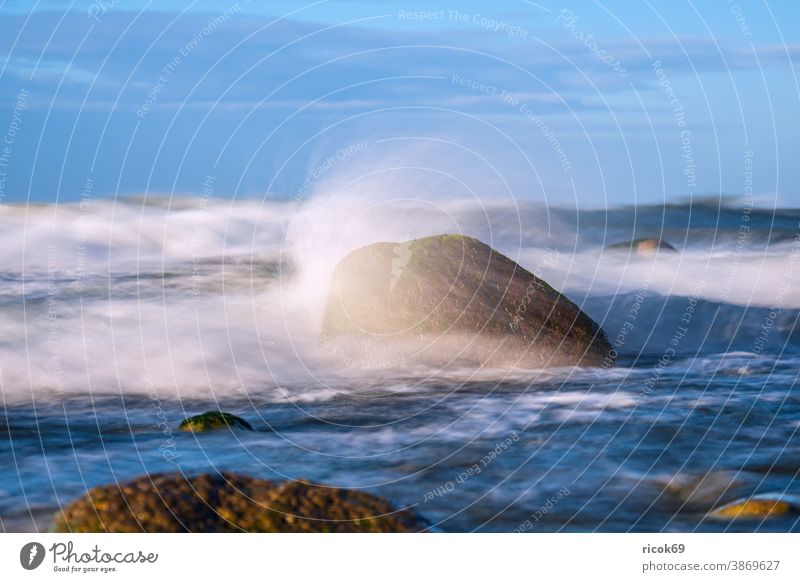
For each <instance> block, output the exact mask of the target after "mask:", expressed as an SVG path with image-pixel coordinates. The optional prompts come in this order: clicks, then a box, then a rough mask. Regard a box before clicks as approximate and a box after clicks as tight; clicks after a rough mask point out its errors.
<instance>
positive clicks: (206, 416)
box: [178, 410, 253, 432]
mask: <svg viewBox="0 0 800 582" xmlns="http://www.w3.org/2000/svg"><path fill="white" fill-rule="evenodd" d="M227 427H230V428H243V429H245V430H253V427H252V426H251V425H250V423H249V422H247V421H246V420H244V419H243V418H239V417H238V416H236V415H235V414H230V413H228V412H220V411H218V410H210V411H208V412H204V413H203V414H198V415H197V416H191V417H189V418H187V419H186V420H184V421H183V422H182V423H180V425H178V430H182V431H184V432H205V431H207V430H215V429H218V428H227Z"/></svg>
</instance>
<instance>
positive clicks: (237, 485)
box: [53, 473, 425, 533]
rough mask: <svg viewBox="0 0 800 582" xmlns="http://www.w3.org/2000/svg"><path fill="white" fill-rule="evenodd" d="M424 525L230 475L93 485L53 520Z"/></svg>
mask: <svg viewBox="0 0 800 582" xmlns="http://www.w3.org/2000/svg"><path fill="white" fill-rule="evenodd" d="M424 527H425V524H424V522H422V521H421V520H419V519H418V518H417V517H416V516H415V515H414V513H412V512H411V511H409V510H402V511H394V510H393V509H392V508H391V506H390V505H389V503H388V502H386V501H385V500H383V499H381V498H380V497H375V496H374V495H369V494H367V493H362V492H360V491H349V490H347V489H336V488H332V487H322V486H318V485H306V484H303V483H298V482H285V483H273V482H270V481H263V480H261V479H253V478H251V477H245V476H242V475H236V474H232V473H217V474H204V475H199V476H196V477H186V476H184V475H182V474H180V473H168V474H156V475H145V476H143V477H139V478H138V479H135V480H133V481H131V482H129V483H125V484H122V485H108V486H105V487H97V488H95V489H92V490H91V491H89V492H88V493H87V494H86V496H85V497H83V498H82V499H79V500H78V501H75V502H74V503H72V504H71V505H69V506H68V507H66V508H64V509H63V510H62V511H61V512H59V513H57V514H56V518H55V523H54V525H53V531H55V532H111V533H115V532H127V533H135V532H149V533H153V532H159V533H161V532H166V533H176V532H236V531H245V532H262V533H270V532H372V533H375V532H406V531H420V530H422V529H424Z"/></svg>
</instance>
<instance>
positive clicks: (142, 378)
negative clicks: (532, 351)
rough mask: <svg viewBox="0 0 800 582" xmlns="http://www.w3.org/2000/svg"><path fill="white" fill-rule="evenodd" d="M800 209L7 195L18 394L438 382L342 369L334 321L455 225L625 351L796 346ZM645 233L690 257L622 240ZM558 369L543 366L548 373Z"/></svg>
mask: <svg viewBox="0 0 800 582" xmlns="http://www.w3.org/2000/svg"><path fill="white" fill-rule="evenodd" d="M745 215H747V216H749V218H748V220H747V224H748V231H747V232H748V234H747V236H742V235H741V231H740V227H741V225H742V223H743V222H742V217H743V216H745ZM799 220H800V211H798V210H795V209H770V210H766V209H760V210H757V209H753V210H748V211H747V212H746V213H745V212H744V211H743V207H742V206H737V205H736V204H733V203H731V204H729V205H725V204H721V203H719V202H718V201H717V203H716V204H712V203H710V202H708V201H702V202H701V203H695V204H688V203H687V204H684V205H672V206H639V207H620V208H609V209H604V210H575V209H568V208H550V207H543V206H541V205H536V204H534V203H531V202H526V203H521V202H518V201H513V200H502V199H489V200H472V199H470V200H465V199H455V198H442V199H438V200H436V202H435V204H434V203H433V202H431V199H426V200H421V199H418V198H410V197H406V198H403V197H399V196H388V195H383V196H381V195H376V196H372V197H369V196H367V195H365V194H364V193H363V192H357V193H352V192H351V193H347V192H345V193H342V194H337V195H327V196H313V197H312V198H310V199H309V200H306V201H303V202H299V201H283V202H281V201H269V202H262V201H257V200H217V199H208V198H173V199H163V198H153V197H142V198H128V199H118V200H105V199H101V200H91V201H84V202H82V203H75V204H58V205H29V206H21V205H19V206H15V205H8V204H6V205H2V206H0V260H2V264H3V265H4V267H3V270H2V272H0V329H2V330H3V332H4V333H3V334H2V336H0V337H2V338H3V339H2V340H0V341H1V343H2V345H1V346H0V347H2V352H0V353H2V356H1V357H0V382H1V383H2V394H3V398H4V399H5V400H6V401H9V402H10V401H13V400H16V399H29V398H32V397H37V395H38V396H41V397H46V398H52V397H58V396H69V395H100V394H109V393H121V394H141V395H150V396H151V397H154V398H173V397H180V398H190V397H203V398H212V399H213V398H217V397H228V396H233V395H239V396H244V397H247V395H248V394H256V393H258V394H268V395H270V396H269V397H270V398H276V399H281V398H282V399H289V400H293V401H294V400H302V399H314V398H327V397H332V396H335V395H337V394H341V393H349V392H352V391H353V390H359V389H363V390H371V389H376V388H379V387H381V386H383V387H384V388H387V387H388V388H391V387H392V386H397V385H400V384H404V385H409V384H415V383H419V382H421V381H423V380H425V379H427V378H429V377H431V375H433V376H437V371H431V370H422V371H413V370H410V369H405V370H402V371H394V372H392V371H384V372H385V373H382V374H381V375H376V374H374V371H361V370H339V369H337V367H336V365H335V361H334V360H333V359H332V354H329V353H326V349H325V348H324V346H320V344H319V342H318V334H319V325H320V320H321V315H322V310H323V307H324V303H325V298H326V296H327V285H328V280H329V277H330V273H331V271H332V269H333V267H334V265H335V264H336V262H337V261H338V260H339V259H340V258H341V257H342V256H344V255H345V254H347V253H348V252H350V251H351V250H354V249H355V248H358V247H360V246H363V245H365V244H369V243H371V242H377V241H402V240H407V239H409V238H415V237H419V236H424V235H430V234H437V233H442V232H460V233H462V234H467V235H470V236H475V237H477V238H479V239H481V240H483V241H485V242H487V243H488V244H490V245H492V246H493V247H495V248H497V249H498V250H500V251H501V252H503V253H504V254H506V255H508V256H509V257H511V258H513V259H515V260H517V261H518V262H519V263H520V264H521V265H522V266H524V267H526V268H527V269H529V270H531V271H532V272H534V273H535V274H537V275H539V276H541V277H542V278H544V279H545V280H546V281H547V282H548V283H550V284H551V285H553V286H554V287H556V288H557V289H559V290H561V291H562V292H564V293H565V294H567V295H568V296H569V297H570V298H572V299H573V300H575V301H576V302H578V303H579V304H581V305H582V306H583V308H584V309H585V310H586V311H587V312H588V313H589V314H590V315H591V316H592V317H593V318H594V319H595V320H596V321H598V322H600V323H601V324H602V326H603V327H604V329H605V330H606V331H607V333H608V335H609V336H610V337H611V339H612V340H614V339H615V338H618V337H619V335H620V333H621V330H623V329H625V330H627V332H626V333H625V339H624V342H623V345H620V346H619V352H620V353H621V354H623V355H625V354H629V355H636V354H656V355H658V354H663V353H664V352H665V351H666V350H669V349H670V348H671V347H675V348H676V350H675V352H676V354H678V353H680V354H683V355H686V354H706V355H708V354H713V353H718V352H728V351H732V350H740V351H744V352H747V353H752V354H756V355H759V354H761V353H763V354H772V355H780V354H781V353H783V352H786V351H789V352H796V351H797V349H798V346H799V345H800V332H799V331H798V329H799V328H798V325H797V321H798V310H800V294H798V293H796V291H793V290H796V289H797V288H798V287H799V286H800V238H798V235H797V233H798V221H799ZM642 236H657V237H660V238H664V239H666V240H668V241H669V242H670V243H672V244H673V246H675V247H677V248H678V250H679V251H680V252H678V253H672V254H666V253H660V254H657V255H655V254H654V255H635V254H631V253H628V252H624V251H623V252H621V251H609V250H607V249H605V246H606V245H608V244H609V243H615V242H620V241H624V240H630V239H632V238H635V237H642ZM689 307H691V317H690V318H689V319H690V320H691V324H690V325H685V324H683V323H684V322H683V320H684V319H686V316H687V311H688V309H689ZM634 310H635V315H636V317H635V320H631V313H632V312H633V311H634ZM631 322H633V323H634V324H635V325H633V327H632V329H628V328H629V327H630V325H629V324H630V323H631ZM765 326H768V328H769V329H768V333H766V336H765V337H762V335H764V334H763V332H764V327H765ZM680 328H686V331H685V332H684V333H682V334H681V336H680V338H679V342H678V343H679V346H672V345H671V342H672V341H673V340H674V338H675V336H676V333H677V330H679V329H680ZM395 372H396V373H395ZM401 372H402V373H401ZM549 373H550V372H544V371H538V372H536V373H535V374H534V373H529V372H525V373H524V374H523V375H527V378H528V379H529V380H530V379H531V378H532V376H536V377H537V378H540V380H541V381H544V380H542V379H543V378H545V377H546V376H547V374H549ZM569 373H570V374H572V377H575V372H574V371H573V372H569ZM393 374H394V375H393ZM398 374H399V375H398ZM505 374H509V372H508V371H506V372H505ZM443 375H444V373H443V372H440V373H439V376H443ZM376 376H378V377H377V378H376ZM388 388H387V389H388Z"/></svg>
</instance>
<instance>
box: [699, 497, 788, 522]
mask: <svg viewBox="0 0 800 582" xmlns="http://www.w3.org/2000/svg"><path fill="white" fill-rule="evenodd" d="M797 513H798V507H797V506H796V505H795V504H794V503H792V502H791V501H789V500H784V499H781V497H780V496H766V495H765V496H756V497H751V498H748V499H740V500H738V501H734V502H732V503H727V504H725V505H723V506H721V507H718V508H716V509H714V510H713V511H712V512H711V513H710V514H709V515H710V516H711V517H714V518H720V519H764V518H768V517H780V516H786V515H794V514H797Z"/></svg>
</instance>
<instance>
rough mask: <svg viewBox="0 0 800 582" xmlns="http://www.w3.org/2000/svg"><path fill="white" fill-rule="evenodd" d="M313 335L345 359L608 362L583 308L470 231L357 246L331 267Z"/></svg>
mask: <svg viewBox="0 0 800 582" xmlns="http://www.w3.org/2000/svg"><path fill="white" fill-rule="evenodd" d="M322 341H323V343H324V344H325V345H326V347H328V349H329V350H331V351H332V353H333V354H334V356H335V357H336V359H337V360H339V361H340V362H341V363H344V364H346V365H348V366H357V367H395V366H403V365H406V364H407V363H416V362H423V363H428V364H434V365H439V366H441V365H448V364H454V365H466V366H500V367H507V366H518V367H531V368H538V367H544V366H553V365H577V364H582V365H601V364H603V365H611V364H613V357H612V356H611V353H612V350H611V344H610V343H609V342H608V339H607V338H606V335H605V333H603V330H602V329H600V326H598V325H597V324H596V323H595V322H594V321H592V319H591V318H589V316H587V315H586V314H585V313H583V312H582V311H581V310H580V308H579V307H578V306H577V305H575V304H574V303H573V302H572V301H570V300H569V299H567V298H566V297H565V296H563V295H561V294H560V293H558V292H557V291H556V290H555V289H553V288H552V287H551V286H550V285H548V284H547V283H546V282H545V281H543V280H542V279H539V278H538V277H536V276H535V275H533V274H532V273H530V272H528V271H526V270H525V269H523V268H522V267H520V266H519V265H518V264H517V263H515V262H514V261H512V260H511V259H509V258H508V257H505V256H503V255H501V254H500V253H498V252H497V251H495V250H493V249H492V248H491V247H489V246H488V245H486V244H484V243H482V242H480V241H478V240H476V239H474V238H470V237H465V236H460V235H439V236H432V237H427V238H421V239H416V240H412V241H408V242H404V243H376V244H371V245H368V246H366V247H363V248H360V249H358V250H356V251H354V252H352V253H350V254H349V255H347V256H346V257H345V258H344V259H342V260H341V261H340V262H339V264H338V265H337V266H336V269H335V271H334V273H333V277H332V279H331V287H330V292H329V297H328V302H327V305H326V308H325V314H324V318H323V325H322Z"/></svg>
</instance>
